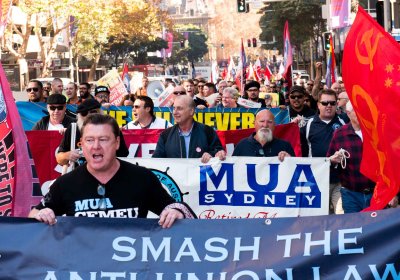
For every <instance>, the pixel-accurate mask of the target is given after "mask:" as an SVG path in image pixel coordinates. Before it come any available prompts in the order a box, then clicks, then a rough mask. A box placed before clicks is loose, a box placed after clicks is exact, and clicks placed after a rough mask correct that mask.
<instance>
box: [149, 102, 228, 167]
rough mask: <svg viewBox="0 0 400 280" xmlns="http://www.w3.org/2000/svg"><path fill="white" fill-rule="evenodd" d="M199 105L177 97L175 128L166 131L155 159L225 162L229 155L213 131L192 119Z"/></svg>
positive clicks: (174, 113) (161, 137)
mask: <svg viewBox="0 0 400 280" xmlns="http://www.w3.org/2000/svg"><path fill="white" fill-rule="evenodd" d="M195 107H196V104H195V103H194V101H193V98H192V97H190V96H188V95H181V96H177V98H176V99H175V102H174V111H173V115H174V120H175V125H174V126H173V127H170V128H168V129H166V130H164V131H163V132H162V133H161V135H160V137H159V139H158V142H157V146H156V150H155V151H154V154H153V158H201V162H203V163H207V162H208V161H209V160H210V159H211V158H212V157H217V158H219V159H220V160H224V159H225V157H226V153H225V151H224V149H223V148H222V145H221V141H220V140H219V138H218V135H217V133H216V132H215V131H214V129H213V128H212V127H209V126H207V125H204V124H201V123H198V122H196V121H195V120H194V119H193V116H194V113H195Z"/></svg>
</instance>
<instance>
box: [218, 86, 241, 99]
mask: <svg viewBox="0 0 400 280" xmlns="http://www.w3.org/2000/svg"><path fill="white" fill-rule="evenodd" d="M225 92H228V93H229V94H230V95H231V97H232V98H236V96H237V95H238V94H239V92H238V91H237V89H235V88H233V87H227V88H224V91H223V92H222V93H225Z"/></svg>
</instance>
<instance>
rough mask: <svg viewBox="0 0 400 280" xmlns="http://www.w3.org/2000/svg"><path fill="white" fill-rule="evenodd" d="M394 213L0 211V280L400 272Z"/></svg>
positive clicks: (241, 278) (250, 278) (383, 275)
mask: <svg viewBox="0 0 400 280" xmlns="http://www.w3.org/2000/svg"><path fill="white" fill-rule="evenodd" d="M399 214H400V213H399V210H398V209H389V210H383V211H379V212H372V213H355V214H345V215H338V216H334V215H331V216H320V217H305V218H276V219H248V220H241V219H233V220H212V221H210V220H180V221H177V222H176V223H175V224H174V225H173V227H172V228H170V229H161V228H160V227H159V225H158V224H157V220H151V219H148V220H142V219H107V218H104V219H100V218H73V217H59V218H58V222H57V224H56V225H54V226H48V225H45V224H42V223H38V222H36V221H35V220H33V219H26V218H5V217H3V218H0V226H1V231H0V240H1V243H0V279H17V280H25V279H26V280H32V279H46V280H49V279H51V280H55V279H75V280H77V279H91V280H93V279H131V280H132V279H133V280H144V279H146V280H228V279H232V280H259V279H269V280H278V279H285V280H286V279H288V280H289V279H290V280H319V279H324V280H337V279H357V280H361V279H362V280H368V279H399V277H400V276H399V269H400V250H399V249H398V247H397V245H398V243H397V242H398V240H399V237H398V235H399V233H398V229H399V226H400V222H399V219H398V217H399ZM194 229H195V230H194ZM227 229H229V230H227Z"/></svg>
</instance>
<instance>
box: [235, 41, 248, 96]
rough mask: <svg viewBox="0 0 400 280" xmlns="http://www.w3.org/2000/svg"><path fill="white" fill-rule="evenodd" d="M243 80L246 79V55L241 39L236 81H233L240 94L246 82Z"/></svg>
mask: <svg viewBox="0 0 400 280" xmlns="http://www.w3.org/2000/svg"><path fill="white" fill-rule="evenodd" d="M245 79H246V53H245V52H244V45H243V38H242V42H241V48H240V57H239V63H238V68H237V72H236V79H235V82H236V85H237V86H238V87H239V89H240V92H243V90H244V84H245V82H246V80H245Z"/></svg>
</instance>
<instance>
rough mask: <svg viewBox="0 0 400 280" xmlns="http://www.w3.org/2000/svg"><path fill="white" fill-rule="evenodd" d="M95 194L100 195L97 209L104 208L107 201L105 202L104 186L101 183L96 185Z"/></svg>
mask: <svg viewBox="0 0 400 280" xmlns="http://www.w3.org/2000/svg"><path fill="white" fill-rule="evenodd" d="M97 194H98V195H100V196H101V199H100V202H99V209H100V210H106V209H107V203H106V197H105V195H106V188H105V187H104V186H103V185H99V186H98V187H97Z"/></svg>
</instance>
